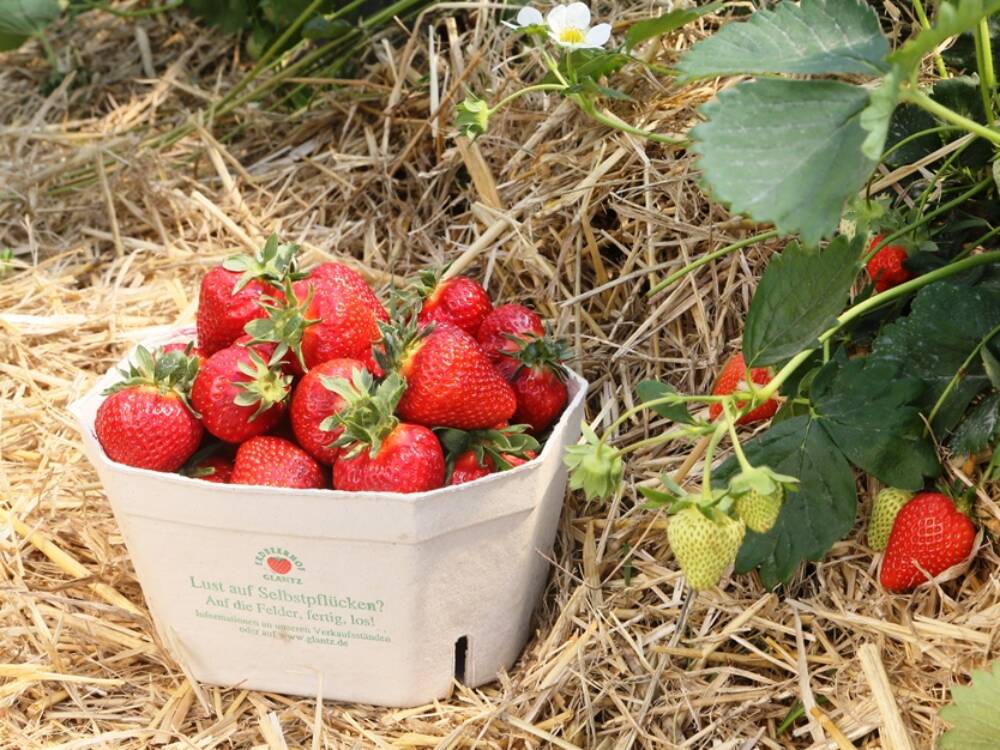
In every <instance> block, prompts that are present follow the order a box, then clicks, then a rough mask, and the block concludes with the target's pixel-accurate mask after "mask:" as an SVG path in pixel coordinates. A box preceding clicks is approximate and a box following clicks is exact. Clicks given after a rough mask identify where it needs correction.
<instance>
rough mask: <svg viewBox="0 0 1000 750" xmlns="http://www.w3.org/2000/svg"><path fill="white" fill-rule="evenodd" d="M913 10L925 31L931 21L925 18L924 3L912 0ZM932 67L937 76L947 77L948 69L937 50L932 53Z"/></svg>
mask: <svg viewBox="0 0 1000 750" xmlns="http://www.w3.org/2000/svg"><path fill="white" fill-rule="evenodd" d="M913 10H915V11H916V13H917V20H918V21H920V26H921V28H923V29H924V30H925V31H926V30H927V29H929V28H930V27H931V22H930V21H929V20H928V18H927V13H925V12H924V4H923V3H922V2H920V0H913ZM934 67H935V68H937V72H938V75H939V76H941V77H942V78H947V77H948V69H947V68H946V67H945V66H944V60H943V59H942V57H941V55H940V54H938V53H937V52H935V53H934Z"/></svg>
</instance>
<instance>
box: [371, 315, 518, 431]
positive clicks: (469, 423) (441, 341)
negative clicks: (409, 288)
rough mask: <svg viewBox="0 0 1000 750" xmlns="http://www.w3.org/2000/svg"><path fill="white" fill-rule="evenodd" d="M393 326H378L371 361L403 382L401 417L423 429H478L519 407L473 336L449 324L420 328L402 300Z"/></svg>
mask: <svg viewBox="0 0 1000 750" xmlns="http://www.w3.org/2000/svg"><path fill="white" fill-rule="evenodd" d="M393 318H394V322H393V323H381V324H380V326H381V328H382V343H381V349H380V350H378V351H376V352H375V358H376V360H377V362H378V364H379V366H380V367H381V368H382V370H383V371H384V372H393V371H395V372H398V373H399V374H400V375H401V376H402V377H403V379H404V381H405V383H406V390H405V392H404V393H403V397H402V398H401V399H400V402H399V416H400V417H402V418H403V419H404V420H405V421H408V422H414V423H416V424H422V425H424V426H426V427H454V428H457V429H460V430H482V429H487V428H489V427H492V426H493V425H496V424H498V423H500V422H504V421H507V420H509V419H510V418H511V416H512V415H513V414H514V410H515V409H516V408H517V399H516V397H515V396H514V391H513V389H511V387H510V385H509V384H508V383H507V381H506V380H504V378H503V376H501V375H500V373H498V372H497V371H496V369H495V368H494V367H493V365H492V363H491V362H490V360H489V358H488V357H487V356H486V353H485V352H484V351H483V350H482V348H481V347H480V346H479V344H478V343H477V342H476V340H475V339H474V338H472V336H470V335H469V334H467V333H466V332H465V331H463V330H462V329H461V328H459V327H457V326H455V325H452V324H451V323H436V324H433V325H430V326H425V325H421V324H420V323H419V322H418V321H417V320H415V319H414V315H413V314H412V307H410V306H409V305H408V304H407V302H406V300H402V301H400V300H394V302H393Z"/></svg>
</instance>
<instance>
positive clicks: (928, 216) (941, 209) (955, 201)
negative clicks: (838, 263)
mask: <svg viewBox="0 0 1000 750" xmlns="http://www.w3.org/2000/svg"><path fill="white" fill-rule="evenodd" d="M992 184H993V178H992V177H985V178H983V179H982V180H980V181H979V182H977V183H976V184H975V185H973V186H972V187H970V188H969V189H968V190H966V191H965V192H964V193H962V194H961V195H959V196H958V197H956V198H952V199H951V200H950V201H948V202H947V203H942V204H941V205H940V206H938V207H937V208H935V209H934V210H933V211H928V212H927V213H925V214H924V215H923V216H921V217H920V218H919V219H917V220H916V221H912V222H910V223H909V224H907V225H906V226H905V227H903V228H902V229H898V230H896V231H895V232H893V233H892V234H888V235H886V236H885V237H883V238H882V241H881V242H879V243H878V244H877V245H875V246H874V247H873V248H871V250H869V251H868V252H867V253H866V254H865V257H864V258H862V260H861V263H862V265H863V264H865V263H867V262H868V261H869V260H871V259H872V258H873V257H875V254H876V253H877V252H878V251H879V250H881V249H882V248H883V247H885V246H886V245H888V244H890V243H891V242H895V241H896V240H898V239H899V238H900V237H902V236H903V235H904V234H908V233H909V232H912V231H913V230H914V229H916V228H917V227H920V226H923V225H924V224H926V223H927V222H929V221H931V220H932V219H935V218H937V217H938V216H940V215H941V214H943V213H946V212H947V211H950V210H951V209H953V208H954V207H955V206H958V205H960V204H962V203H964V202H965V201H966V200H968V199H969V198H971V197H972V196H974V195H975V194H976V193H980V192H982V191H983V190H985V189H986V188H988V187H989V186H990V185H992Z"/></svg>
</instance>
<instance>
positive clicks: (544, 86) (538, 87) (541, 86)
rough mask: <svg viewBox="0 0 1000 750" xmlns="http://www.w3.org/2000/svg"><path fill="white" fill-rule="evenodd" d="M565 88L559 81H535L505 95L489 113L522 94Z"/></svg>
mask: <svg viewBox="0 0 1000 750" xmlns="http://www.w3.org/2000/svg"><path fill="white" fill-rule="evenodd" d="M565 88H566V87H565V86H563V85H562V84H561V83H536V84H535V85H534V86H526V87H524V88H523V89H521V90H520V91H515V92H514V93H513V94H510V95H508V96H505V97H504V98H503V99H501V100H500V101H498V102H497V103H496V104H495V105H493V106H492V107H490V114H491V115H493V114H496V113H497V112H499V111H500V110H501V109H503V108H504V107H506V106H507V105H508V104H510V103H511V102H512V101H514V100H515V99H517V98H518V97H521V96H524V95H525V94H530V93H532V92H533V91H563V90H565Z"/></svg>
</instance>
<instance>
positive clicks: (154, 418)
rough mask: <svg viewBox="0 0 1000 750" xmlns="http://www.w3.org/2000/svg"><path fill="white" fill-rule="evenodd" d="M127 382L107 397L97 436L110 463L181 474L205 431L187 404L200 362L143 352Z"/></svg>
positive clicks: (98, 419) (138, 352)
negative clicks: (181, 468) (114, 462)
mask: <svg viewBox="0 0 1000 750" xmlns="http://www.w3.org/2000/svg"><path fill="white" fill-rule="evenodd" d="M135 358H136V360H137V361H136V362H135V363H133V364H131V365H130V367H129V369H128V370H127V371H122V375H123V376H124V380H122V381H121V382H120V383H117V384H115V385H113V386H112V387H111V388H109V389H108V390H107V391H105V393H106V394H109V395H108V398H107V399H105V401H104V402H103V403H102V404H101V405H100V407H99V408H98V410H97V417H96V419H95V421H94V431H95V432H96V433H97V439H98V441H100V443H101V447H102V448H104V452H105V453H107V455H108V458H110V459H111V460H112V461H117V462H118V463H122V464H127V465H129V466H137V467H139V468H141V469H152V470H153V471H177V469H179V468H180V467H181V466H183V465H184V462H185V461H187V460H188V458H190V457H191V455H192V454H193V453H194V452H195V451H196V450H197V449H198V444H199V443H200V442H201V438H202V435H203V430H202V426H201V423H200V422H199V421H198V418H197V416H195V414H193V413H192V410H191V408H190V407H189V406H188V404H187V397H188V393H189V391H190V388H191V381H192V380H193V379H194V377H195V373H197V372H198V360H197V359H195V358H194V357H187V356H185V355H184V354H183V353H182V352H172V353H166V354H164V353H163V352H157V353H156V354H150V352H149V351H148V350H146V349H145V348H143V347H141V346H140V347H139V348H138V349H137V350H136V355H135Z"/></svg>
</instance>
